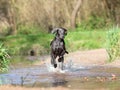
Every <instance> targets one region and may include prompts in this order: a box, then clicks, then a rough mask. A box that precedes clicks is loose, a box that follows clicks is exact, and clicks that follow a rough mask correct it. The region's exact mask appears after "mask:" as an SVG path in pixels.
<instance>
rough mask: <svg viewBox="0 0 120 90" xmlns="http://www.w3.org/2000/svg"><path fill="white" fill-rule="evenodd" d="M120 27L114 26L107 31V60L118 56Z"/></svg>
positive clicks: (119, 53) (119, 52)
mask: <svg viewBox="0 0 120 90" xmlns="http://www.w3.org/2000/svg"><path fill="white" fill-rule="evenodd" d="M119 37H120V28H118V27H114V28H112V29H110V30H109V31H108V32H107V45H106V46H107V47H106V49H107V52H108V55H109V62H112V61H114V60H115V59H117V58H119V57H120V38H119Z"/></svg>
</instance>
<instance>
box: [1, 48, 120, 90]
mask: <svg viewBox="0 0 120 90" xmlns="http://www.w3.org/2000/svg"><path fill="white" fill-rule="evenodd" d="M46 59H47V60H46V61H44V62H42V63H38V62H37V63H36V65H40V64H44V63H48V62H49V61H50V57H48V58H46ZM70 60H71V61H72V62H73V63H75V64H79V65H82V66H91V65H110V66H115V67H120V60H115V61H114V62H112V63H108V62H107V60H108V54H107V52H106V50H105V49H96V50H89V51H76V52H72V53H69V54H68V55H65V62H69V61H70ZM0 90H69V89H68V88H64V87H53V88H25V87H18V86H17V87H15V86H0Z"/></svg>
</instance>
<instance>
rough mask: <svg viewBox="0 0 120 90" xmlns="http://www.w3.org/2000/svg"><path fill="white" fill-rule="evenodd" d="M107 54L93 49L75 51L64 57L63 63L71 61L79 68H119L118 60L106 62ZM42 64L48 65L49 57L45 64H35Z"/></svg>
mask: <svg viewBox="0 0 120 90" xmlns="http://www.w3.org/2000/svg"><path fill="white" fill-rule="evenodd" d="M108 59H109V57H108V54H107V51H106V49H104V48H102V49H95V50H86V51H76V52H71V53H69V54H66V55H65V63H66V62H69V61H72V62H73V63H74V64H78V65H81V66H92V65H110V66H115V67H120V60H115V61H114V62H111V63H110V62H108ZM43 63H50V57H48V58H47V59H46V61H45V62H42V63H38V62H37V63H36V65H40V64H43Z"/></svg>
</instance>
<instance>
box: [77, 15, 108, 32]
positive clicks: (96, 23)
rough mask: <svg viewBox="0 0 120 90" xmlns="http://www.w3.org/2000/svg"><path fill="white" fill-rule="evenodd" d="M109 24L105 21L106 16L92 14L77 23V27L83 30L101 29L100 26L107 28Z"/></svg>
mask: <svg viewBox="0 0 120 90" xmlns="http://www.w3.org/2000/svg"><path fill="white" fill-rule="evenodd" d="M106 26H107V25H106V23H105V19H104V17H98V16H95V15H91V16H90V17H89V19H88V20H84V21H82V22H81V23H80V24H78V25H77V29H81V30H95V29H96V30H99V29H100V28H103V29H104V28H105V27H106Z"/></svg>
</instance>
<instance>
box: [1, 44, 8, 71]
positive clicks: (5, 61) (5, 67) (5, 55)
mask: <svg viewBox="0 0 120 90" xmlns="http://www.w3.org/2000/svg"><path fill="white" fill-rule="evenodd" d="M8 57H9V55H8V51H7V49H6V48H4V47H3V44H0V72H4V71H7V70H8V64H9V60H8Z"/></svg>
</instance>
